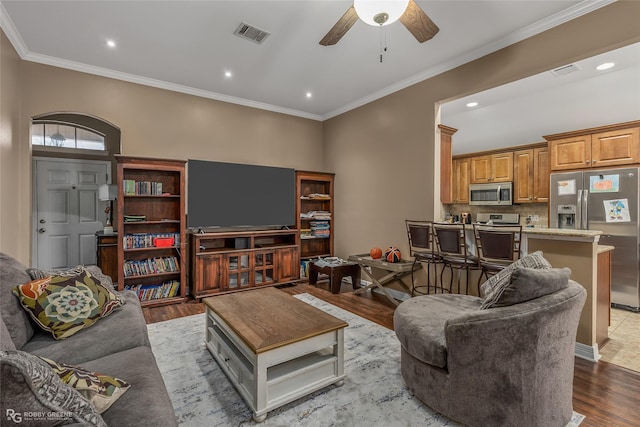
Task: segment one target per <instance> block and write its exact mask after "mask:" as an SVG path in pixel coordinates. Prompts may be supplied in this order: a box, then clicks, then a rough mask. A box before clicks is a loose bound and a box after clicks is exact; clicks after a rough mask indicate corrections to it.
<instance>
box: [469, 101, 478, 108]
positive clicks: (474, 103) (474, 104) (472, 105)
mask: <svg viewBox="0 0 640 427" xmlns="http://www.w3.org/2000/svg"><path fill="white" fill-rule="evenodd" d="M477 106H478V103H477V102H475V101H474V102H469V103H467V107H469V108H471V107H477Z"/></svg>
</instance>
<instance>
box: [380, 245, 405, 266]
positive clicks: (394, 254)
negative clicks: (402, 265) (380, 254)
mask: <svg viewBox="0 0 640 427" xmlns="http://www.w3.org/2000/svg"><path fill="white" fill-rule="evenodd" d="M400 258H401V256H400V249H398V248H396V247H395V246H390V247H388V248H387V250H386V251H384V259H386V260H387V262H400Z"/></svg>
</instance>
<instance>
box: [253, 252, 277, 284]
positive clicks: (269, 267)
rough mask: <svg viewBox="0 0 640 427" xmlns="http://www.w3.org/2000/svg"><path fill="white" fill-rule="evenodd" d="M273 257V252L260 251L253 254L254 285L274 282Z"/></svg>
mask: <svg viewBox="0 0 640 427" xmlns="http://www.w3.org/2000/svg"><path fill="white" fill-rule="evenodd" d="M274 259H275V255H274V253H273V252H267V251H261V252H256V254H255V261H256V265H255V273H256V277H255V283H256V285H264V284H268V283H273V282H274V281H275V264H274Z"/></svg>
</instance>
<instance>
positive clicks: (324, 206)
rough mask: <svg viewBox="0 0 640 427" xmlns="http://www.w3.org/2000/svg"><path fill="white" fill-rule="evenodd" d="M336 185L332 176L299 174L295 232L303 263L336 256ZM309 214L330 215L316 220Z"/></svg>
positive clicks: (329, 174) (330, 174)
mask: <svg viewBox="0 0 640 427" xmlns="http://www.w3.org/2000/svg"><path fill="white" fill-rule="evenodd" d="M333 181H334V174H332V173H324V172H309V171H296V197H297V204H296V206H297V208H296V218H297V219H296V221H297V223H296V228H297V229H298V231H299V232H300V260H301V261H308V260H310V259H314V258H318V257H322V258H324V257H330V256H333V234H334V230H335V218H334V211H333ZM310 212H326V213H327V215H320V216H318V217H314V216H309V213H310ZM318 223H320V225H318ZM327 227H328V228H327Z"/></svg>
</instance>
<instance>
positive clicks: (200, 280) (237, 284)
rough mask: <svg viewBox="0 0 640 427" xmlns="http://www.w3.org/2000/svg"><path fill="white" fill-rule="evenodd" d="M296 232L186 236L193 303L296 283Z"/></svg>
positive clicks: (298, 250)
mask: <svg viewBox="0 0 640 427" xmlns="http://www.w3.org/2000/svg"><path fill="white" fill-rule="evenodd" d="M299 239H300V237H299V233H298V230H267V231H231V232H219V233H198V234H191V235H189V247H190V251H189V253H190V254H191V271H190V280H189V283H190V286H191V295H193V296H194V297H195V298H197V299H201V298H204V297H208V296H212V295H218V294H221V293H227V292H236V291H241V290H247V289H255V288H260V287H264V286H274V285H279V284H283V283H290V282H295V281H297V280H299V279H300V240H299Z"/></svg>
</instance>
